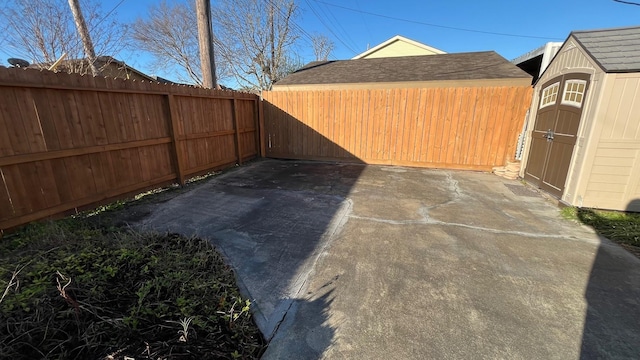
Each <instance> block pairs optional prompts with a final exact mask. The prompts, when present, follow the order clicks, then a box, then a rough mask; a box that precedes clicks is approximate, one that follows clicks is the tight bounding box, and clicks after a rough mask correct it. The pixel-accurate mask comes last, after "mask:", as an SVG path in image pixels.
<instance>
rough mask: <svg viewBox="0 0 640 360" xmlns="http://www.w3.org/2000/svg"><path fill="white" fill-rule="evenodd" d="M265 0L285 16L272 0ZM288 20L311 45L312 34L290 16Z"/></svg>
mask: <svg viewBox="0 0 640 360" xmlns="http://www.w3.org/2000/svg"><path fill="white" fill-rule="evenodd" d="M266 1H267V2H268V3H269V4H271V5H273V7H274V9H277V10H278V12H279V13H280V14H282V16H284V17H287V14H286V13H285V12H284V11H283V10H282V9H281V8H280V7H279V6H278V5H277V4H276V3H275V2H274V0H266ZM289 21H291V24H293V26H294V27H296V28H297V29H298V31H300V32H301V33H302V34H303V35H305V36H306V37H307V39H308V40H307V41H308V42H309V44H310V45H311V46H313V36H312V35H311V34H309V33H308V32H307V31H306V30H305V29H303V28H302V26H300V25H298V24H297V23H296V22H295V21H294V20H293V19H292V18H289ZM334 60H335V58H334Z"/></svg>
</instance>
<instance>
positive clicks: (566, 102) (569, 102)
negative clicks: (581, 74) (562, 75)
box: [560, 79, 587, 108]
mask: <svg viewBox="0 0 640 360" xmlns="http://www.w3.org/2000/svg"><path fill="white" fill-rule="evenodd" d="M570 84H584V90H583V91H582V92H581V93H580V92H575V93H576V94H580V95H582V100H581V101H580V102H578V101H573V100H565V99H564V96H565V95H566V94H567V90H568V88H569V86H567V85H570ZM586 92H587V82H586V81H585V80H578V79H571V80H567V81H565V82H564V90H563V91H562V98H561V99H560V103H561V104H562V105H569V106H575V107H577V108H581V107H582V103H584V94H585V93H586Z"/></svg>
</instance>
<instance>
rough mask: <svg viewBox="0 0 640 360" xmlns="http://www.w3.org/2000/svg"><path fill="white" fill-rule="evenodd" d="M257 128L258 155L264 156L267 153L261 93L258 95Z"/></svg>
mask: <svg viewBox="0 0 640 360" xmlns="http://www.w3.org/2000/svg"><path fill="white" fill-rule="evenodd" d="M258 128H259V133H260V143H259V145H260V157H265V156H266V154H267V146H266V142H267V140H266V138H265V136H266V135H265V133H264V99H263V98H262V93H261V94H260V96H259V97H258Z"/></svg>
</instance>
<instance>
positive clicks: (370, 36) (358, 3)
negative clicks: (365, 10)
mask: <svg viewBox="0 0 640 360" xmlns="http://www.w3.org/2000/svg"><path fill="white" fill-rule="evenodd" d="M325 6H326V5H325ZM356 6H357V7H358V10H362V9H361V8H360V2H359V1H358V0H356ZM360 19H362V23H363V24H364V28H365V29H366V30H367V34H369V40H371V39H373V35H371V30H369V26H368V25H367V21H366V20H365V19H364V16H363V15H362V13H360ZM367 50H369V49H367Z"/></svg>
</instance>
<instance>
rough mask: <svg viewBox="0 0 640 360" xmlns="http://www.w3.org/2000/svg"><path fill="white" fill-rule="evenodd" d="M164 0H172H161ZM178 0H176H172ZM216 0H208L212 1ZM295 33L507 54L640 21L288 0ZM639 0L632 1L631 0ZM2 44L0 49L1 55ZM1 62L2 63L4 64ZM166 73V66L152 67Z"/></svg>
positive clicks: (139, 8)
mask: <svg viewBox="0 0 640 360" xmlns="http://www.w3.org/2000/svg"><path fill="white" fill-rule="evenodd" d="M3 1H4V0H3ZM168 1H172V0H168ZM175 1H181V0H175ZM215 1H216V0H212V4H214V3H215ZM264 1H268V0H264ZM157 2H159V0H122V2H121V1H120V0H105V1H103V2H102V6H103V9H104V10H105V12H106V11H109V10H112V9H113V8H114V7H116V6H117V8H116V9H115V14H116V16H117V17H118V19H119V20H120V21H123V22H131V21H133V20H135V19H136V18H138V17H144V16H145V15H146V11H147V8H148V6H149V5H150V4H153V3H157ZM296 2H297V4H298V6H299V8H300V13H299V17H298V18H297V19H295V23H296V27H297V28H298V29H300V32H301V38H300V41H299V44H298V46H297V49H296V51H297V52H298V53H299V54H300V57H301V60H302V61H303V62H308V61H312V60H314V59H313V53H312V51H311V42H310V36H311V35H313V34H324V35H326V36H328V37H329V38H330V39H331V40H333V42H334V43H335V50H334V51H333V53H332V54H331V56H330V59H332V60H336V59H337V60H342V59H350V58H352V57H353V56H355V55H357V54H359V53H361V52H363V51H365V50H367V47H368V46H369V47H373V46H375V45H377V44H379V43H382V42H384V41H385V40H387V39H389V38H391V37H393V36H395V35H402V36H404V37H407V38H409V39H412V40H416V41H419V42H421V43H424V44H427V45H429V46H432V47H435V48H438V49H440V50H443V51H445V52H448V53H455V52H469V51H486V50H494V51H496V52H497V53H499V54H500V55H502V56H503V57H505V58H507V59H509V60H511V59H513V58H516V57H518V56H519V55H522V54H524V53H526V52H528V51H530V50H533V49H535V48H538V47H540V46H542V45H544V44H545V43H546V42H548V41H564V40H565V39H566V38H567V36H568V35H569V33H570V32H571V31H572V30H591V29H602V28H611V27H623V26H634V25H640V6H633V5H626V4H621V3H618V2H615V1H613V0H580V1H578V0H535V1H531V0H528V1H522V0H511V1H506V0H475V1H469V0H440V1H430V0H296ZM639 2H640V1H639ZM214 32H215V29H214ZM7 57H10V49H0V59H2V62H3V63H4V61H5V59H6V58H7ZM116 58H118V59H120V60H123V61H125V62H127V63H128V64H129V65H131V66H133V67H135V68H137V69H139V70H141V71H143V72H147V73H149V74H154V71H152V70H151V69H150V67H149V65H150V63H151V60H150V58H149V56H148V55H146V54H144V53H140V52H131V51H127V52H123V53H121V54H117V56H116ZM5 65H6V64H5ZM155 75H159V76H162V77H166V78H169V79H174V78H175V76H173V75H174V74H167V73H157V74H155Z"/></svg>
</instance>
